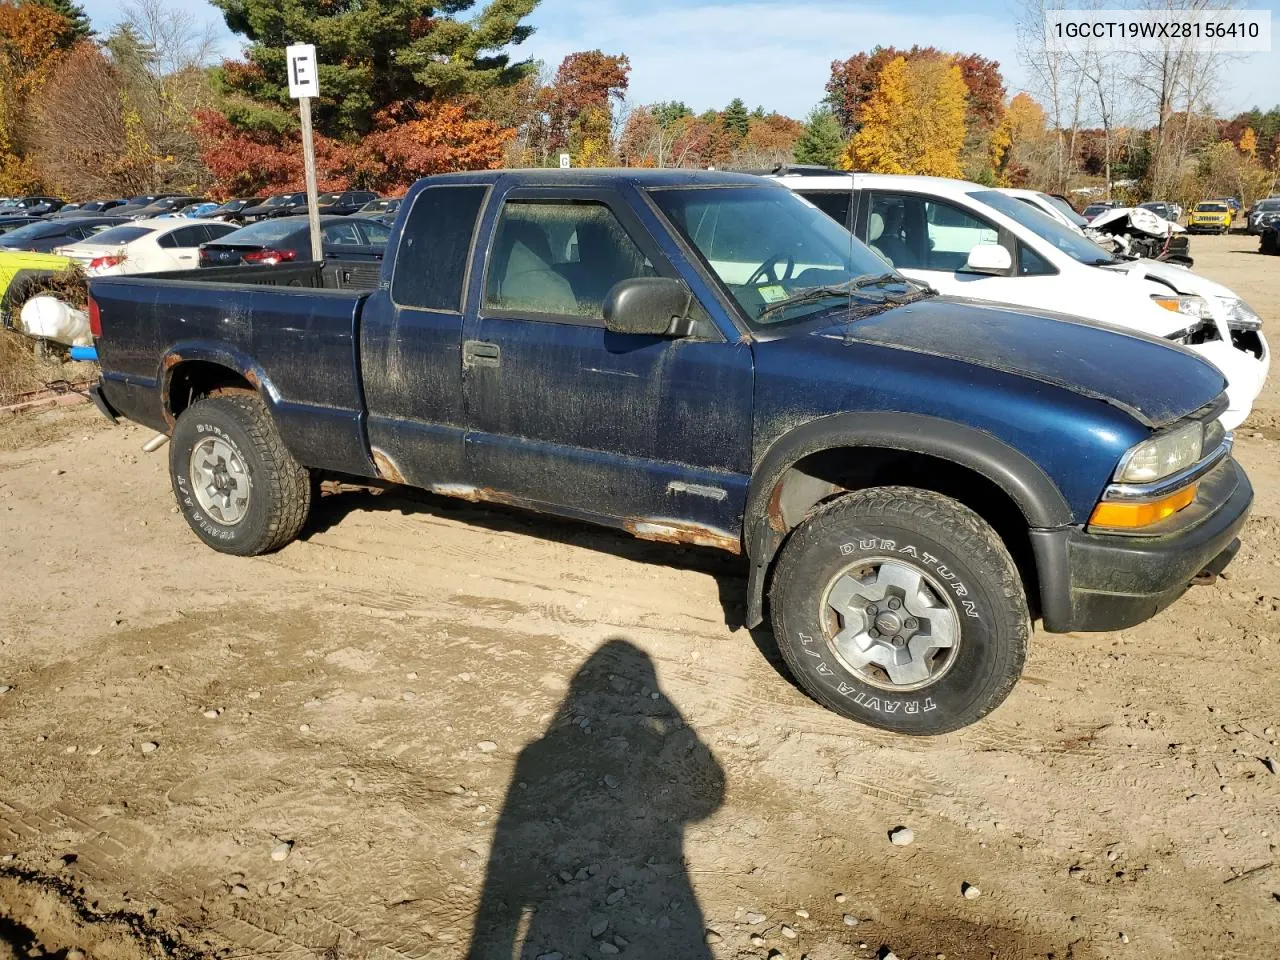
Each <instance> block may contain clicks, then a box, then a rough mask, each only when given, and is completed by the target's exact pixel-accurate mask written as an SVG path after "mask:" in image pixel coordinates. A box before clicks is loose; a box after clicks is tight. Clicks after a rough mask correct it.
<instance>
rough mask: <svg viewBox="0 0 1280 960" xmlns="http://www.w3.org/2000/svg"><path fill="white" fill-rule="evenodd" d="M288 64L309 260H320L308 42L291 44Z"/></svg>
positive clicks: (312, 62)
mask: <svg viewBox="0 0 1280 960" xmlns="http://www.w3.org/2000/svg"><path fill="white" fill-rule="evenodd" d="M284 52H285V59H286V60H287V61H288V64H289V96H291V97H293V98H294V99H296V100H297V101H298V114H299V116H300V117H301V119H302V161H303V165H304V166H305V168H306V178H307V220H308V221H310V226H311V259H312V260H316V261H319V260H323V259H324V249H323V247H322V246H321V243H320V206H319V203H318V202H317V200H316V148H315V143H314V142H313V141H312V138H311V98H312V97H316V96H319V95H320V78H319V76H318V75H317V74H316V48H315V46H314V45H312V44H310V43H295V44H293V45H291V46H289V47H286V48H285V51H284Z"/></svg>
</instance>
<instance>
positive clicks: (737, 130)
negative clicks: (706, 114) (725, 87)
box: [721, 97, 751, 139]
mask: <svg viewBox="0 0 1280 960" xmlns="http://www.w3.org/2000/svg"><path fill="white" fill-rule="evenodd" d="M721 120H722V122H723V123H724V128H725V129H726V130H728V131H729V132H731V133H733V134H734V135H735V136H737V137H738V138H739V139H741V138H743V137H745V136H746V135H747V131H748V130H750V129H751V114H749V113H747V105H746V104H745V103H743V102H742V98H741V97H734V98H733V100H732V101H730V103H729V105H728V106H727V107H725V108H724V113H723V114H722V115H721Z"/></svg>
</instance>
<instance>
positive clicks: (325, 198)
mask: <svg viewBox="0 0 1280 960" xmlns="http://www.w3.org/2000/svg"><path fill="white" fill-rule="evenodd" d="M341 199H342V194H340V193H322V194H320V196H318V197H316V203H337V202H338V201H339V200H341Z"/></svg>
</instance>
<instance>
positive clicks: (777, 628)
mask: <svg viewBox="0 0 1280 960" xmlns="http://www.w3.org/2000/svg"><path fill="white" fill-rule="evenodd" d="M770 600H771V605H772V610H773V625H774V634H775V637H776V639H777V643H778V647H779V650H780V651H781V652H782V655H783V658H784V659H785V660H786V662H787V665H788V666H789V667H790V668H791V672H792V674H793V675H794V676H795V679H796V680H797V682H798V683H799V684H800V686H801V687H803V688H804V690H805V691H806V692H807V693H808V694H809V695H810V696H812V697H813V698H814V699H815V700H817V701H818V702H819V703H820V704H822V705H823V706H825V707H827V708H829V709H831V710H834V711H835V712H836V713H839V714H841V715H842V716H845V717H849V718H850V719H853V720H857V721H859V722H861V723H866V724H869V725H871V726H873V727H879V728H881V729H883V730H892V731H894V732H897V733H906V734H912V735H917V736H929V735H934V734H940V733H947V732H949V731H952V730H956V729H959V728H960V727H964V726H967V725H969V724H971V723H974V722H975V721H977V720H979V719H980V718H982V717H983V716H985V715H986V714H988V713H989V712H990V711H992V710H994V709H995V708H996V707H997V706H999V705H1000V703H1002V702H1003V701H1004V699H1005V698H1006V697H1007V696H1008V695H1009V693H1010V691H1011V690H1012V689H1013V686H1014V684H1015V683H1016V682H1017V679H1018V677H1019V676H1020V675H1021V673H1022V666H1023V663H1024V662H1025V660H1026V653H1027V640H1028V638H1029V636H1030V633H1031V624H1030V618H1029V616H1028V611H1027V598H1026V593H1025V591H1024V589H1023V585H1022V579H1021V577H1020V575H1019V573H1018V569H1017V566H1016V565H1015V564H1014V562H1013V558H1012V557H1011V556H1010V555H1009V551H1008V549H1006V547H1005V545H1004V543H1003V542H1002V541H1001V540H1000V538H999V537H998V536H997V535H996V533H995V531H994V530H992V529H991V527H990V526H989V525H988V524H987V523H986V522H985V521H984V520H982V518H981V517H979V516H978V515H977V514H976V513H974V512H973V511H972V510H970V509H969V508H968V507H966V506H964V505H963V504H961V503H959V502H957V501H955V500H952V499H950V498H949V497H944V496H942V495H941V494H938V493H933V492H931V491H927V490H920V489H916V488H913V487H878V488H874V489H870V490H863V491H859V492H857V493H852V494H849V495H847V496H844V497H841V498H840V499H838V500H835V501H832V502H831V503H829V504H827V505H826V506H824V507H822V508H820V509H819V510H818V511H817V512H816V513H815V514H813V515H812V516H811V517H810V518H809V519H808V520H806V521H805V522H804V523H803V524H802V525H801V526H800V527H799V528H798V529H797V530H795V532H794V533H793V534H792V535H791V537H790V539H789V540H788V541H787V544H786V546H785V547H784V549H783V551H782V554H781V556H780V557H779V559H778V564H777V568H776V570H775V573H774V578H773V587H772V591H771V594H770ZM877 661H879V662H877ZM882 663H885V664H887V665H885V666H882V665H881V664H882Z"/></svg>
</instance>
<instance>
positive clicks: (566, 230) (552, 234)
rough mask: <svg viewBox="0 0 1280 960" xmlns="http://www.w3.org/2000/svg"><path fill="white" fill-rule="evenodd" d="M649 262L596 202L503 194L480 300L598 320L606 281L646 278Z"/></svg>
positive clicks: (496, 306)
mask: <svg viewBox="0 0 1280 960" xmlns="http://www.w3.org/2000/svg"><path fill="white" fill-rule="evenodd" d="M654 276H657V271H656V270H655V269H654V267H653V264H652V263H650V262H649V259H648V258H647V257H646V256H645V255H644V253H642V252H641V250H640V248H639V247H638V246H636V243H635V241H633V240H632V239H631V237H630V236H629V235H628V234H627V232H626V229H625V228H624V227H623V226H622V224H621V223H620V222H619V221H618V218H617V217H616V216H614V214H613V211H612V210H610V209H609V208H608V207H607V206H606V205H605V204H603V203H599V202H597V201H555V202H545V201H538V200H508V201H507V203H506V204H505V205H504V206H503V208H502V217H501V219H500V220H499V221H498V229H497V235H496V238H495V239H494V243H493V252H492V254H491V256H490V258H489V273H488V276H487V278H486V280H485V298H484V302H485V306H486V307H487V308H488V309H490V310H496V311H502V312H505V311H518V312H521V313H538V314H553V315H556V314H558V315H561V316H566V317H579V318H583V319H586V320H589V321H597V322H601V323H602V322H603V318H604V312H603V308H604V300H605V297H606V296H607V295H608V293H609V291H610V290H611V289H612V288H613V286H614V284H616V283H618V282H619V281H621V280H628V279H630V278H632V277H654Z"/></svg>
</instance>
